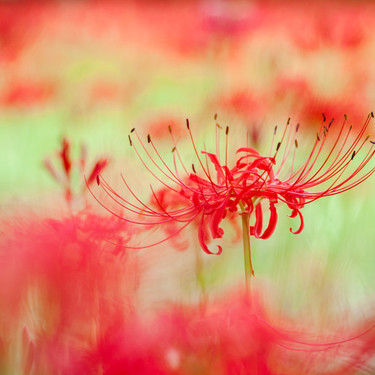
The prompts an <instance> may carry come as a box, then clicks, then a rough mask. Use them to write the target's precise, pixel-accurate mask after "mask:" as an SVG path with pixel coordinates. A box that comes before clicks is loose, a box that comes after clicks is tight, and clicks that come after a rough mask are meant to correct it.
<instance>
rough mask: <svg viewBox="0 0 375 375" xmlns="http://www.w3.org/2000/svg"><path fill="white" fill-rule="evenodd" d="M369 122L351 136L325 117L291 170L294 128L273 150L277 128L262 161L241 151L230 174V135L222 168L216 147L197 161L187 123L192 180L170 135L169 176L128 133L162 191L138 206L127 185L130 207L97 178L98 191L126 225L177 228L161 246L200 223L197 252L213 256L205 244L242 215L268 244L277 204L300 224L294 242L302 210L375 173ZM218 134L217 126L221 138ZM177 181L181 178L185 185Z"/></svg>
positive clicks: (289, 127) (162, 162)
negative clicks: (171, 159)
mask: <svg viewBox="0 0 375 375" xmlns="http://www.w3.org/2000/svg"><path fill="white" fill-rule="evenodd" d="M372 117H373V113H370V114H369V115H368V117H367V119H366V121H365V123H364V124H363V126H362V127H361V128H360V129H359V130H356V131H355V134H354V135H353V134H352V133H353V132H354V130H353V129H354V128H353V127H352V126H351V125H349V124H348V122H347V116H346V115H345V118H344V120H343V123H342V124H341V125H340V126H336V124H335V123H334V121H333V120H332V121H330V122H329V123H328V121H327V120H326V118H325V116H324V115H323V121H322V125H321V127H320V130H319V131H318V132H317V134H316V138H315V140H314V143H313V146H312V149H311V151H310V153H309V154H308V157H307V158H306V160H305V161H304V162H303V163H301V164H300V165H299V166H296V165H295V164H297V163H296V150H297V148H298V141H297V134H298V130H299V124H297V125H296V126H292V124H291V122H290V119H289V120H288V122H287V124H286V126H285V128H284V131H283V133H282V135H281V139H280V141H278V142H277V143H276V137H277V128H275V130H274V134H273V139H272V144H271V149H270V152H269V154H268V155H267V156H262V155H261V154H260V153H259V152H258V151H256V150H255V149H253V148H251V147H241V148H239V149H238V150H237V151H236V161H235V163H234V166H233V167H231V168H230V167H228V165H227V164H228V163H227V160H228V133H229V128H228V127H227V128H226V130H225V137H226V142H225V145H226V147H225V161H224V163H221V162H220V153H219V152H218V149H219V147H218V144H217V152H216V154H214V153H210V152H207V151H205V150H204V151H201V154H199V153H198V150H197V147H196V144H195V142H194V139H193V136H192V132H191V129H190V125H189V121H188V120H187V130H188V133H189V135H190V138H191V142H192V146H193V148H194V151H195V155H196V157H197V160H198V164H197V165H199V167H200V170H201V171H202V172H201V173H199V171H197V169H196V167H195V165H194V164H193V165H192V171H191V172H189V168H187V167H186V165H185V164H184V163H183V161H182V158H181V156H180V153H179V151H178V148H177V143H176V141H175V139H174V137H173V133H172V130H171V128H169V130H170V134H171V137H172V140H173V143H174V148H173V157H174V167H173V168H171V167H170V166H168V164H167V163H166V161H165V160H164V159H163V158H162V156H161V155H160V153H159V152H158V150H157V149H156V147H155V145H154V143H153V141H152V139H151V137H150V135H148V136H147V141H148V144H149V145H150V146H151V148H152V151H151V150H149V149H148V148H147V147H146V145H145V144H144V143H143V142H142V141H141V139H140V137H139V135H138V133H137V132H136V131H135V129H133V130H132V131H131V135H129V140H130V144H131V146H133V148H134V150H135V152H136V153H137V155H138V157H139V158H140V160H141V162H142V163H143V165H144V166H145V167H146V169H147V170H148V171H149V172H150V173H151V175H152V176H154V177H155V178H156V179H157V180H158V181H159V182H160V183H162V185H163V188H162V189H161V190H158V191H154V189H153V188H152V187H151V191H152V201H153V203H152V204H150V203H145V202H143V201H141V200H140V199H139V198H138V197H137V196H136V194H135V193H134V191H133V190H131V188H130V186H129V185H128V183H127V182H126V180H125V179H123V180H124V183H125V185H126V187H127V189H128V190H129V192H130V195H131V196H133V198H135V200H136V202H135V203H134V202H131V201H130V199H129V198H128V197H124V196H121V195H120V194H118V193H117V192H116V191H114V190H113V189H112V188H111V187H110V186H109V184H108V183H107V182H106V181H105V179H104V178H103V177H102V176H101V177H100V185H101V187H102V188H103V189H104V191H105V192H106V193H107V194H108V196H109V197H110V198H111V199H113V200H114V201H115V203H116V204H120V205H121V207H122V208H123V209H125V210H126V211H127V213H128V214H125V215H122V218H123V219H124V220H125V221H128V222H130V223H134V224H141V225H156V224H165V223H171V224H173V225H174V226H175V225H177V224H179V225H180V226H179V227H177V228H176V229H175V230H174V231H173V232H172V233H171V234H170V235H168V236H167V237H166V238H164V239H163V240H162V241H164V240H167V239H169V238H171V237H172V236H173V235H175V234H177V233H179V232H180V231H181V230H182V229H183V228H185V227H186V226H187V225H189V223H191V222H193V221H196V222H198V223H199V241H200V245H201V247H202V249H203V250H204V251H205V252H206V253H209V254H213V253H214V252H212V251H211V250H210V249H209V248H208V246H207V243H208V242H209V241H210V238H212V239H216V238H222V237H223V234H224V231H223V229H222V228H221V227H220V225H221V222H222V220H223V219H224V218H226V217H229V218H231V219H233V217H234V216H235V215H242V216H244V215H245V216H246V217H247V219H248V221H247V223H248V226H249V227H248V228H247V229H246V230H247V231H248V232H249V233H248V235H253V236H254V237H256V238H262V239H267V238H269V237H270V236H271V235H272V234H273V232H274V230H275V227H276V223H277V218H278V216H277V210H276V204H277V203H279V202H282V203H284V204H286V205H287V206H288V207H289V208H290V209H291V214H290V217H292V218H296V217H299V219H300V224H299V227H298V229H296V230H294V231H293V230H292V229H290V231H291V232H292V233H294V234H297V233H300V232H301V231H302V230H303V227H304V221H303V215H302V212H301V209H302V208H303V207H304V206H305V205H306V204H308V203H312V202H314V201H315V200H317V199H319V198H321V197H328V196H332V195H335V194H340V193H342V192H344V191H346V190H349V189H351V188H353V187H355V186H356V185H358V184H360V183H361V182H363V181H364V180H366V179H367V178H368V177H370V176H371V174H372V173H374V171H375V167H374V166H369V162H370V161H371V160H372V157H373V156H374V153H375V150H374V147H373V146H374V142H373V141H371V140H370V139H369V138H370V136H369V135H368V134H367V131H368V127H369V123H370V120H371V118H372ZM219 127H220V126H219V125H218V127H217V131H218V132H220V129H219ZM133 134H134V135H135V137H136V139H137V140H138V142H139V144H140V147H141V149H143V151H144V152H145V154H146V155H147V158H148V159H149V163H148V162H147V161H146V159H145V157H144V156H142V153H141V149H138V147H137V146H136V144H135V142H133V138H132V136H133ZM143 151H142V152H143ZM152 153H155V155H156V156H155V157H154V156H153V154H152ZM150 163H151V164H150ZM179 166H181V167H180V168H179ZM210 167H211V169H210ZM213 168H214V169H215V172H214V173H213V171H212V169H213ZM180 169H182V171H180ZM182 173H184V174H185V176H184V177H182ZM159 174H161V176H162V177H160V175H159ZM98 201H99V202H100V203H101V204H102V205H103V206H104V207H105V208H107V209H108V210H109V211H110V212H112V213H114V214H116V215H118V214H117V213H116V212H115V210H112V209H111V208H110V207H109V205H106V204H104V203H103V202H102V201H100V200H99V199H98ZM264 202H267V203H268V208H269V219H268V224H267V225H266V226H265V229H264V228H263V227H264V219H263V216H264V210H265V207H264ZM130 214H137V215H139V216H140V217H142V220H139V219H133V218H132V216H130ZM253 218H254V219H253ZM250 219H251V220H252V221H254V223H253V225H250ZM162 241H159V242H157V243H160V242H162ZM150 246H151V245H150ZM143 247H148V245H147V246H143ZM221 252H222V247H220V246H218V250H217V252H216V253H215V254H220V253H221Z"/></svg>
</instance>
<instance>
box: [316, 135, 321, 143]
mask: <svg viewBox="0 0 375 375" xmlns="http://www.w3.org/2000/svg"><path fill="white" fill-rule="evenodd" d="M316 139H317V140H318V142H319V141H320V137H319V133H316Z"/></svg>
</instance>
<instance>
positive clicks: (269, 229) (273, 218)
mask: <svg viewBox="0 0 375 375" xmlns="http://www.w3.org/2000/svg"><path fill="white" fill-rule="evenodd" d="M276 223H277V211H276V207H275V203H274V202H270V220H269V222H268V227H267V229H266V230H265V231H264V232H263V234H262V235H261V237H260V238H262V239H263V240H265V239H267V238H269V237H271V235H272V234H273V232H274V231H275V228H276ZM301 230H302V229H301Z"/></svg>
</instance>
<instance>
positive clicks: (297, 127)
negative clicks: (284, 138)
mask: <svg viewBox="0 0 375 375" xmlns="http://www.w3.org/2000/svg"><path fill="white" fill-rule="evenodd" d="M298 129H299V123H298V124H297V126H296V133H297V132H298Z"/></svg>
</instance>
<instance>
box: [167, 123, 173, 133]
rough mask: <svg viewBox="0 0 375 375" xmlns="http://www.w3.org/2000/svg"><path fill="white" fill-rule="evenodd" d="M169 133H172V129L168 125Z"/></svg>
mask: <svg viewBox="0 0 375 375" xmlns="http://www.w3.org/2000/svg"><path fill="white" fill-rule="evenodd" d="M168 131H169V133H172V127H171V126H170V125H168Z"/></svg>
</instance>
